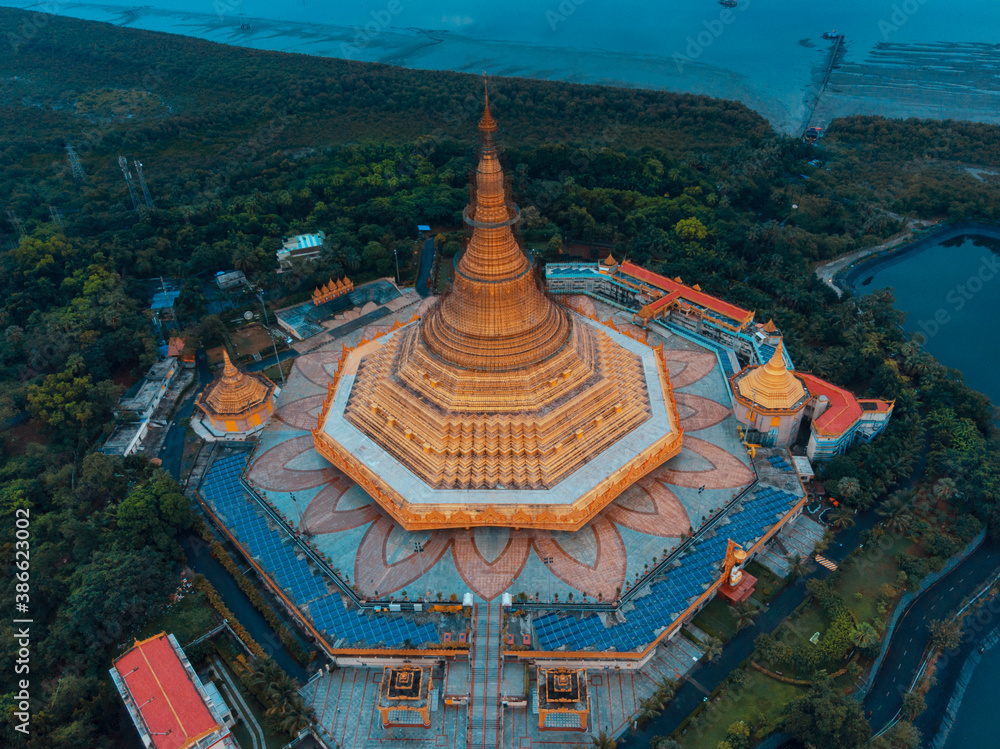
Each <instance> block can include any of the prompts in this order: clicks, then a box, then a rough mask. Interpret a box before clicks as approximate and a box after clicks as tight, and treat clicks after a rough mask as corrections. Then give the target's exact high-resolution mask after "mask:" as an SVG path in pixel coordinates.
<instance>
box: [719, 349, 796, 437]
mask: <svg viewBox="0 0 1000 749" xmlns="http://www.w3.org/2000/svg"><path fill="white" fill-rule="evenodd" d="M783 352H784V345H783V344H782V343H781V342H780V341H779V342H778V345H777V347H776V348H775V349H774V353H773V354H772V355H771V359H770V360H769V361H768V362H767V364H764V365H763V366H759V367H748V368H746V369H744V370H743V371H742V372H739V373H738V374H736V375H733V379H732V383H733V401H734V404H735V413H736V418H737V420H738V421H740V423H742V424H745V425H746V426H748V427H750V428H751V429H755V430H757V432H759V433H760V434H762V435H767V438H766V440H765V442H766V443H767V444H769V445H772V446H776V447H787V446H788V445H790V444H791V443H792V442H794V441H795V437H796V436H797V434H798V431H799V425H800V424H801V423H802V417H803V414H804V413H805V407H806V405H807V404H808V402H809V399H810V397H811V396H810V395H809V391H808V390H807V389H806V387H805V385H803V384H802V380H801V379H799V378H798V377H796V376H795V374H793V373H792V372H790V371H789V370H788V367H787V366H786V365H785V357H784V353H783ZM762 439H763V438H762Z"/></svg>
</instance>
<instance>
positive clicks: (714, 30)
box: [670, 0, 750, 73]
mask: <svg viewBox="0 0 1000 749" xmlns="http://www.w3.org/2000/svg"><path fill="white" fill-rule="evenodd" d="M749 7H750V0H737V3H736V6H735V8H736V10H738V11H744V10H746V9H747V8H749ZM736 18H737V15H736V13H735V12H734V11H733V9H732V8H723V9H722V10H721V11H720V12H719V16H718V18H714V19H711V20H706V21H702V26H704V27H705V28H704V30H703V31H699V32H698V33H697V34H695V35H694V36H689V37H687V39H686V40H685V41H686V42H687V46H686V47H685V48H684V54H681V53H680V52H674V54H673V55H671V56H670V59H671V60H673V61H674V64H675V65H676V66H677V72H678V73H682V72H684V66H685V65H690V64H691V63H692V62H694V61H695V60H697V59H698V58H699V57H701V56H702V54H704V52H705V50H706V49H708V48H709V47H711V46H712V44H713V43H714V42H715V40H716V39H718V38H719V37H720V36H722V33H723V32H724V31H725V30H726V27H727V26H729V25H730V24H731V23H733V22H734V21H735V20H736Z"/></svg>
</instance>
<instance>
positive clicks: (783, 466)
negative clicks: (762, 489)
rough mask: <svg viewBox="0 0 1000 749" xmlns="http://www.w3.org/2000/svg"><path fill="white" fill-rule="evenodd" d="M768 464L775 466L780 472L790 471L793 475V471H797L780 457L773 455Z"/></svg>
mask: <svg viewBox="0 0 1000 749" xmlns="http://www.w3.org/2000/svg"><path fill="white" fill-rule="evenodd" d="M767 462H768V463H770V464H771V465H773V466H774V467H775V468H777V469H778V470H779V471H788V472H789V473H791V472H792V471H794V470H795V469H794V468H793V467H792V465H791V464H790V463H789V462H788V461H787V460H785V459H784V458H783V457H781V456H780V455H771V456H770V457H768V459H767Z"/></svg>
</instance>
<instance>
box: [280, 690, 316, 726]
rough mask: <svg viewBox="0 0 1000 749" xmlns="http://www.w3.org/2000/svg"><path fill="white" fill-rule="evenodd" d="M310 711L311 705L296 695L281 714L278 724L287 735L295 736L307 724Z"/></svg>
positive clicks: (309, 719)
mask: <svg viewBox="0 0 1000 749" xmlns="http://www.w3.org/2000/svg"><path fill="white" fill-rule="evenodd" d="M312 713H313V709H312V707H311V706H309V705H307V704H306V703H305V702H304V701H303V699H302V698H301V697H299V696H298V695H296V698H295V699H294V700H293V701H292V702H290V703H289V705H288V707H287V708H286V709H285V711H284V712H283V713H282V714H281V718H280V720H279V721H278V725H279V726H280V727H281V730H283V731H285V732H286V733H287V734H288V735H289V736H296V735H298V733H299V731H301V730H302V729H303V728H305V727H306V726H308V725H309V722H310V721H311V720H312Z"/></svg>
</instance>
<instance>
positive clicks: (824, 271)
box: [815, 220, 1000, 296]
mask: <svg viewBox="0 0 1000 749" xmlns="http://www.w3.org/2000/svg"><path fill="white" fill-rule="evenodd" d="M966 235H968V236H982V237H987V238H990V239H1000V224H993V223H987V222H986V221H973V220H960V221H955V222H951V221H948V222H941V223H938V224H933V225H927V224H925V225H924V228H923V229H917V230H915V231H914V230H910V231H909V233H908V234H903V235H902V236H897V237H895V238H892V239H889V240H888V241H886V242H883V243H882V244H880V245H876V246H874V247H868V248H866V249H863V250H856V251H855V252H851V253H848V254H847V255H842V256H841V257H839V258H836V259H834V260H830V261H829V262H827V263H824V264H823V265H820V266H818V267H817V268H816V270H815V273H816V275H817V276H819V278H820V280H822V281H823V282H824V283H826V285H827V286H830V287H831V288H832V289H833V290H834V291H835V292H837V295H838V296H841V295H843V293H844V292H845V291H850V292H851V293H857V292H858V287H859V284H858V277H859V276H861V275H874V274H875V273H876V272H878V271H879V270H881V268H883V267H885V266H888V265H894V264H895V263H897V262H900V261H901V260H903V259H904V258H906V257H907V256H908V255H911V254H914V253H916V252H920V251H922V250H924V249H927V247H928V246H929V245H932V244H936V243H938V242H941V241H947V240H948V239H952V238H954V237H960V236H966Z"/></svg>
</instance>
